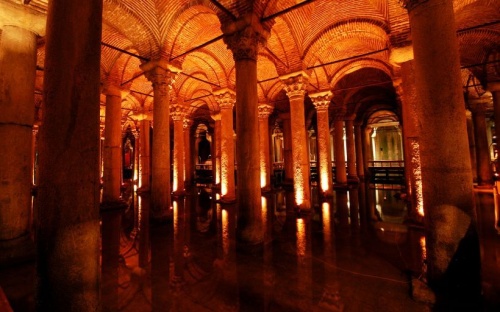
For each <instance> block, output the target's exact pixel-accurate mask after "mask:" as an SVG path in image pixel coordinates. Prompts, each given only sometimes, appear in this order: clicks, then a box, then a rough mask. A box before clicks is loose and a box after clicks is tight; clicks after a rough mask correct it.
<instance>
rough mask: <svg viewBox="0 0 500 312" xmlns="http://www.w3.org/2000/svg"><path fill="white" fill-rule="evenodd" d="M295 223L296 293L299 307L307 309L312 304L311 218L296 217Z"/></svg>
mask: <svg viewBox="0 0 500 312" xmlns="http://www.w3.org/2000/svg"><path fill="white" fill-rule="evenodd" d="M296 224H297V232H296V238H297V293H298V294H300V295H299V299H298V300H299V302H298V303H299V307H301V308H302V309H304V310H307V309H308V308H309V307H310V306H311V304H312V289H313V287H312V286H313V280H312V246H311V244H312V243H311V218H310V216H304V217H302V218H297V219H296Z"/></svg>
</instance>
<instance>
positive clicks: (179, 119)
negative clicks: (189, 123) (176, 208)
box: [170, 104, 186, 195]
mask: <svg viewBox="0 0 500 312" xmlns="http://www.w3.org/2000/svg"><path fill="white" fill-rule="evenodd" d="M185 115H186V113H185V109H184V105H182V104H173V105H170V116H171V117H172V120H173V121H174V149H173V158H174V159H173V160H174V168H173V171H172V175H173V182H172V192H173V193H174V194H175V195H182V194H184V125H183V121H184V116H185Z"/></svg>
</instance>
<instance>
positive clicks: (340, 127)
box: [333, 117, 347, 185]
mask: <svg viewBox="0 0 500 312" xmlns="http://www.w3.org/2000/svg"><path fill="white" fill-rule="evenodd" d="M333 131H334V134H335V137H334V139H335V140H334V146H335V148H334V150H333V151H334V153H335V182H336V183H337V184H338V185H345V184H347V172H346V168H345V149H344V121H343V120H342V118H341V117H337V118H336V119H335V121H334V122H333Z"/></svg>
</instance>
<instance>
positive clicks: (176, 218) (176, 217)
mask: <svg viewBox="0 0 500 312" xmlns="http://www.w3.org/2000/svg"><path fill="white" fill-rule="evenodd" d="M173 205H174V236H177V230H178V227H179V207H178V206H177V205H178V204H177V201H176V200H174V202H173Z"/></svg>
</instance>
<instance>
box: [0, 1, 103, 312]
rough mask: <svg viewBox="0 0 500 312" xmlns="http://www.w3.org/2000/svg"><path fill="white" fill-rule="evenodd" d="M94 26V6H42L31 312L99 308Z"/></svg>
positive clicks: (97, 23)
mask: <svg viewBox="0 0 500 312" xmlns="http://www.w3.org/2000/svg"><path fill="white" fill-rule="evenodd" d="M82 21H86V22H85V23H82ZM101 25H102V0H89V1H83V2H76V1H64V0H52V1H51V2H50V4H49V7H48V16H47V35H46V37H45V42H46V44H45V63H44V67H45V71H44V79H43V82H44V103H45V106H44V107H45V111H44V116H43V121H42V126H41V127H40V145H39V147H40V148H39V152H40V175H39V177H40V178H39V182H40V183H39V187H38V195H37V198H36V210H37V213H38V216H39V218H38V221H37V229H36V230H37V231H36V241H37V264H36V270H37V281H36V285H37V295H36V304H37V311H98V310H99V309H100V306H101V302H100V265H99V256H100V251H99V246H100V230H99V113H100V107H99V106H100V103H99V97H100V95H99V88H100V53H99V51H100V49H101V27H102V26H101ZM5 35H6V33H5V32H3V33H2V40H1V41H4V40H5ZM15 40H16V41H18V40H19V38H18V37H17V36H16V38H15ZM16 46H18V44H16ZM16 49H19V48H16ZM4 59H5V58H4ZM14 59H15V58H14ZM14 59H13V58H9V62H13V60H14ZM34 66H35V64H34V63H33V64H32V68H34ZM9 74H12V73H9ZM26 96H30V97H32V96H33V93H31V94H30V93H27V92H26ZM30 110H33V107H30ZM2 115H3V114H2ZM28 138H29V136H28ZM18 140H19V139H18ZM27 141H28V142H29V139H28V140H27ZM28 144H29V143H28ZM27 157H28V158H29V156H27ZM27 168H29V165H28V166H27ZM28 181H29V180H28ZM26 188H27V186H26Z"/></svg>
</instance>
